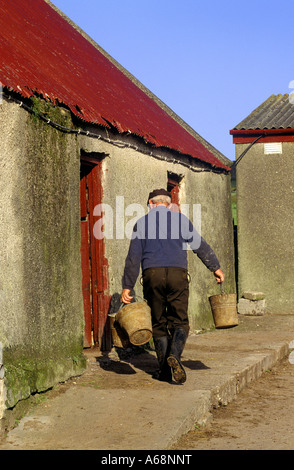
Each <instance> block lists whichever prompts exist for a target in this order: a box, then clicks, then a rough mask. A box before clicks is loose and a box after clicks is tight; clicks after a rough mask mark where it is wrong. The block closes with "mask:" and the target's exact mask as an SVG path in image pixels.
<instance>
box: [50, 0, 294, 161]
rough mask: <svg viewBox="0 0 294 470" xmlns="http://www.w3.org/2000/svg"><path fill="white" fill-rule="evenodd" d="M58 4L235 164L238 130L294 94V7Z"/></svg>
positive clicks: (193, 0)
mask: <svg viewBox="0 0 294 470" xmlns="http://www.w3.org/2000/svg"><path fill="white" fill-rule="evenodd" d="M53 3H54V4H55V5H56V6H57V7H58V8H59V9H60V10H62V11H63V12H64V13H65V14H66V15H67V16H68V17H69V18H71V19H72V20H73V21H74V22H75V23H76V24H78V25H79V26H80V27H81V28H82V29H83V30H84V31H85V32H86V33H87V34H88V35H89V36H91V37H92V38H93V39H94V40H95V41H96V42H97V43H98V44H99V45H100V46H101V47H102V48H103V49H105V50H106V51H107V52H108V53H109V54H110V55H111V56H112V57H113V58H114V59H116V60H117V61H118V62H119V63H120V64H121V65H122V66H123V67H125V68H126V69H127V70H128V71H129V72H131V73H132V74H133V75H134V76H135V77H136V78H137V79H138V80H140V81H141V82H142V83H143V84H144V85H145V86H146V87H147V88H149V89H150V90H151V91H152V92H153V93H154V94H155V95H157V96H158V97H159V98H160V99H161V100H162V101H164V102H165V103H166V104H167V105H168V106H169V107H170V108H171V109H173V111H175V112H176V113H177V114H178V115H179V116H180V117H181V118H182V119H183V120H184V121H186V122H187V123H188V124H189V125H190V126H191V127H193V129H195V130H196V132H198V133H199V134H200V135H202V136H203V137H204V138H205V139H206V140H208V141H209V142H210V143H211V144H212V145H214V146H215V147H216V148H217V149H218V150H220V151H221V152H222V153H223V154H224V155H226V157H228V158H230V159H231V160H234V159H235V149H234V145H233V144H232V137H231V136H230V135H229V131H230V129H232V128H233V127H234V126H235V125H237V124H238V123H239V122H240V121H241V120H242V119H244V118H245V117H246V116H247V115H248V114H249V113H250V112H251V111H253V110H254V109H255V108H256V107H257V106H259V105H260V104H261V103H262V102H263V101H264V100H266V99H267V98H268V97H269V96H270V95H271V94H279V93H282V94H284V93H291V92H292V91H293V89H292V88H289V84H290V82H291V81H293V80H294V61H293V53H292V45H293V36H294V35H293V30H294V28H293V20H294V1H293V0H280V1H274V0H246V1H244V2H241V1H236V0H234V1H233V0H218V1H217V0H207V1H204V0H181V1H179V0H103V1H102V0H84V1H83V2H81V0H53ZM293 87H294V86H293Z"/></svg>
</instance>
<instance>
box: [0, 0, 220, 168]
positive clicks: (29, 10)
mask: <svg viewBox="0 0 294 470" xmlns="http://www.w3.org/2000/svg"><path fill="white" fill-rule="evenodd" d="M0 54H1V64H0V81H1V82H2V84H3V85H4V86H7V87H11V88H12V89H13V90H14V91H16V92H19V93H20V94H21V95H22V96H24V97H31V96H33V95H34V94H39V95H42V96H43V97H44V98H46V99H49V100H51V101H52V102H53V103H57V102H60V103H64V104H65V105H67V106H68V107H69V108H70V109H71V111H72V112H73V113H74V114H75V115H77V116H78V117H80V118H81V119H83V120H84V121H87V122H91V123H96V124H100V125H103V126H107V127H109V125H113V126H115V127H116V128H117V129H118V131H119V132H121V133H122V132H127V131H129V132H131V133H133V134H136V135H139V136H141V137H143V138H144V139H145V140H146V141H148V142H150V143H152V144H154V145H155V146H157V147H169V148H172V149H174V150H177V151H179V152H181V153H183V154H188V155H191V156H193V157H195V158H198V159H200V160H202V161H205V162H208V163H210V164H211V165H214V166H216V167H218V168H226V169H227V168H228V167H226V166H225V165H224V164H223V163H222V162H220V161H219V160H218V159H217V158H216V157H215V156H214V155H213V154H212V153H211V152H209V150H207V149H206V148H205V147H204V146H203V145H202V144H201V143H200V142H198V141H197V140H196V139H195V138H194V137H193V136H191V135H190V134H189V133H188V132H187V131H186V130H185V129H183V127H182V126H180V125H179V124H178V123H177V122H176V121H175V120H174V119H172V118H171V117H170V116H169V115H168V114H167V113H166V112H165V111H164V110H163V109H162V108H161V107H160V106H159V105H158V104H156V103H155V102H154V101H153V100H152V99H151V98H150V97H149V96H148V95H147V94H145V93H144V92H143V91H142V90H140V88H138V87H137V86H136V85H135V84H134V83H133V82H132V81H131V80H130V79H129V78H128V77H127V76H126V75H125V74H124V73H123V72H122V71H120V70H119V69H118V68H117V67H115V65H113V64H112V62H110V60H108V59H107V58H106V57H105V56H104V55H103V54H102V53H101V52H100V51H99V50H98V49H97V48H95V47H94V46H93V45H92V44H91V43H90V42H89V41H87V40H86V39H85V38H84V37H83V36H82V35H81V34H80V33H79V32H78V31H76V30H75V29H74V28H73V27H72V26H71V25H70V24H69V23H68V22H67V21H66V20H65V19H64V18H63V17H62V16H60V15H59V14H58V13H57V12H56V11H55V10H54V9H53V8H51V7H50V6H49V5H48V4H47V3H46V2H45V1H44V0H13V1H11V0H1V2H0Z"/></svg>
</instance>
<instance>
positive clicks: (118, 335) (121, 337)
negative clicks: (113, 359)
mask: <svg viewBox="0 0 294 470" xmlns="http://www.w3.org/2000/svg"><path fill="white" fill-rule="evenodd" d="M108 316H109V322H110V331H111V337H112V343H113V346H115V347H116V348H127V347H129V346H130V340H129V337H128V335H127V333H126V332H125V331H124V330H123V329H122V328H121V326H120V324H119V323H118V321H117V320H116V314H115V313H112V314H109V315H108Z"/></svg>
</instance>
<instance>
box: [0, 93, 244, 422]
mask: <svg viewBox="0 0 294 470" xmlns="http://www.w3.org/2000/svg"><path fill="white" fill-rule="evenodd" d="M28 104H29V105H30V106H31V107H33V110H34V112H33V113H29V112H28V111H27V110H26V109H24V108H23V107H21V106H18V104H16V103H15V102H13V101H12V100H9V99H7V97H4V98H3V101H2V104H1V106H0V126H1V139H0V171H1V173H0V174H1V177H0V185H1V189H0V194H1V196H0V206H1V207H0V214H1V215H0V243H1V248H0V256H1V271H0V302H1V315H0V343H1V355H0V358H1V361H2V363H3V366H2V365H1V364H0V368H1V370H2V371H5V373H4V372H3V374H2V376H0V392H1V398H0V418H1V417H4V416H6V414H5V413H6V411H7V410H8V409H12V408H13V407H14V406H15V405H16V404H17V403H18V402H19V401H20V400H25V399H26V398H28V397H29V396H30V395H31V394H33V393H35V392H40V391H43V390H46V389H48V388H50V387H52V386H54V385H55V384H56V383H58V382H60V381H64V380H66V379H67V378H69V377H70V376H75V375H79V374H81V373H83V371H84V369H85V358H84V356H83V336H84V314H83V298H82V274H81V259H80V242H81V241H80V158H81V154H82V153H83V154H84V155H85V154H86V155H87V154H90V155H94V156H95V154H97V155H99V156H100V157H101V155H102V156H103V164H102V168H103V181H102V185H103V202H104V203H106V204H109V205H110V206H111V207H112V208H113V211H114V215H115V216H116V202H117V196H120V197H122V196H123V200H124V204H125V207H127V206H128V205H129V204H132V203H137V204H141V205H142V206H143V207H144V208H145V209H146V211H147V206H146V202H147V197H148V193H149V191H150V189H154V188H157V187H166V186H167V177H168V172H172V173H174V174H176V175H179V177H180V178H181V184H180V202H181V203H182V204H189V206H190V208H191V211H192V207H193V204H200V205H201V233H202V235H203V236H204V238H205V239H206V240H207V241H208V242H209V243H210V244H211V246H212V247H213V249H214V250H215V252H216V253H217V256H218V257H219V260H220V262H221V267H222V269H223V271H224V272H225V274H226V284H225V288H226V291H227V292H234V291H235V273H234V249H233V224H232V212H231V195H230V175H229V174H228V173H227V172H225V171H219V170H218V171H212V170H213V169H212V167H211V166H210V165H208V164H205V163H203V162H200V161H197V160H195V159H193V161H191V160H192V159H191V158H190V164H191V165H192V166H193V167H194V168H193V169H189V168H188V167H187V166H184V165H182V164H180V163H172V162H167V161H164V160H163V159H162V157H166V158H168V159H169V160H170V159H172V158H175V157H176V158H177V159H178V160H182V161H183V162H184V163H187V161H188V159H189V158H188V157H183V156H180V155H179V154H177V153H176V152H173V151H171V150H168V149H152V148H151V146H148V144H145V143H144V141H143V140H140V139H139V138H135V137H132V136H125V137H123V136H122V135H118V134H115V133H111V132H109V131H108V132H107V133H106V130H104V129H103V128H99V129H98V128H97V127H96V129H94V131H95V132H96V131H97V132H98V133H100V134H102V135H104V137H110V138H111V139H113V140H119V141H121V140H122V139H125V140H124V141H125V143H126V144H127V145H126V146H121V145H119V146H115V145H112V144H111V143H108V142H106V141H103V140H102V139H100V140H99V139H95V138H91V137H88V136H83V135H77V134H70V133H67V132H61V131H60V130H57V129H55V128H54V127H52V126H50V125H49V124H47V123H46V122H44V121H42V120H40V118H39V113H40V112H42V113H43V114H44V113H45V114H46V115H47V116H48V118H51V119H52V120H53V121H56V122H58V123H60V124H62V125H64V126H65V127H68V128H74V127H75V125H76V122H73V121H72V118H71V114H70V112H69V111H68V110H67V109H65V108H63V107H53V106H52V105H49V104H46V103H44V102H42V101H41V100H36V99H34V100H28ZM81 125H82V124H81V122H79V126H81ZM85 130H93V128H90V127H89V126H88V127H87V128H86V127H85ZM128 144H135V145H136V146H137V147H138V148H137V150H135V149H134V148H131V147H128ZM151 150H152V152H153V156H151V155H150V151H151ZM148 153H149V155H148ZM157 157H160V159H159V158H157ZM195 170H197V171H195ZM200 170H201V171H200ZM134 215H136V214H131V215H125V224H127V223H128V222H130V221H133V218H134ZM190 215H192V212H191V213H190ZM115 235H116V233H115V230H114V237H113V238H112V239H111V238H110V239H106V240H105V255H106V258H107V260H108V265H109V269H108V284H109V295H111V296H112V295H114V294H115V293H118V294H120V292H121V277H122V274H123V268H124V261H125V257H126V255H127V250H128V246H129V239H128V237H127V236H125V237H123V238H121V239H117V237H116V236H115ZM188 257H189V272H190V275H191V284H190V307H189V316H190V321H191V329H192V330H201V329H207V328H210V327H212V326H213V320H212V315H211V310H210V305H209V301H208V297H209V296H210V295H213V294H216V293H219V288H218V286H217V284H216V282H215V279H214V276H213V274H212V273H210V272H209V271H208V270H207V269H206V268H205V266H204V265H202V263H201V261H200V260H199V259H197V257H196V256H195V255H193V253H191V252H189V253H188ZM141 289H142V288H141V285H140V283H139V280H138V282H137V285H136V293H137V294H138V295H142V290H141Z"/></svg>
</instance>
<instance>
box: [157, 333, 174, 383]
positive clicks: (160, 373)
mask: <svg viewBox="0 0 294 470" xmlns="http://www.w3.org/2000/svg"><path fill="white" fill-rule="evenodd" d="M153 341H154V347H155V352H156V356H157V359H158V363H159V370H157V371H156V372H155V373H154V374H153V378H154V379H157V380H161V381H163V382H170V381H171V380H172V373H171V368H170V367H169V365H168V363H167V361H166V358H167V354H168V353H169V343H170V339H169V337H168V336H162V337H161V338H153Z"/></svg>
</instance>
